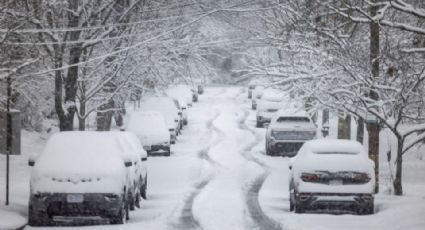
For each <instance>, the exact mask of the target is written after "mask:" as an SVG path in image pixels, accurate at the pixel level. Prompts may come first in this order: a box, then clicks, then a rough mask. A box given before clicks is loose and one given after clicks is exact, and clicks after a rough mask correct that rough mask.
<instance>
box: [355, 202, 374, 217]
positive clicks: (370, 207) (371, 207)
mask: <svg viewBox="0 0 425 230" xmlns="http://www.w3.org/2000/svg"><path fill="white" fill-rule="evenodd" d="M357 213H358V214H359V215H372V214H373V213H375V207H374V204H373V200H372V201H371V202H370V203H369V204H368V205H367V207H364V208H359V210H358V211H357Z"/></svg>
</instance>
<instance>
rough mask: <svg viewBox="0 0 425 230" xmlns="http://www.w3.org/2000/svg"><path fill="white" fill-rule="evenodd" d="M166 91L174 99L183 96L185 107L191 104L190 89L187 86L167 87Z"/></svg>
mask: <svg viewBox="0 0 425 230" xmlns="http://www.w3.org/2000/svg"><path fill="white" fill-rule="evenodd" d="M166 93H167V95H168V96H169V97H172V98H176V99H178V98H181V97H183V98H184V100H185V101H186V103H187V107H191V106H192V90H191V88H190V87H189V86H187V85H176V86H173V87H171V88H168V89H167V91H166Z"/></svg>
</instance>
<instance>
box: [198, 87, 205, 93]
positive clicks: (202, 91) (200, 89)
mask: <svg viewBox="0 0 425 230" xmlns="http://www.w3.org/2000/svg"><path fill="white" fill-rule="evenodd" d="M203 93H204V86H203V85H198V94H199V95H201V94H203Z"/></svg>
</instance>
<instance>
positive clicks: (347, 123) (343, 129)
mask: <svg viewBox="0 0 425 230" xmlns="http://www.w3.org/2000/svg"><path fill="white" fill-rule="evenodd" d="M350 138H351V116H350V115H346V116H345V117H339V118H338V139H347V140H350Z"/></svg>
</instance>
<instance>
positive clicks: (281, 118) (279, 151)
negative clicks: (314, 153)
mask: <svg viewBox="0 0 425 230" xmlns="http://www.w3.org/2000/svg"><path fill="white" fill-rule="evenodd" d="M316 132H317V126H316V124H314V123H313V121H312V120H311V119H310V116H309V115H308V113H307V112H306V111H305V110H303V109H300V108H285V109H281V110H279V111H278V112H277V113H276V115H275V116H274V117H273V118H272V120H271V122H270V125H269V126H268V127H267V132H266V155H269V156H277V155H279V156H289V157H292V156H295V154H297V152H298V150H299V149H300V148H301V146H302V145H303V144H304V142H306V141H308V140H311V139H314V138H315V137H316Z"/></svg>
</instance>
